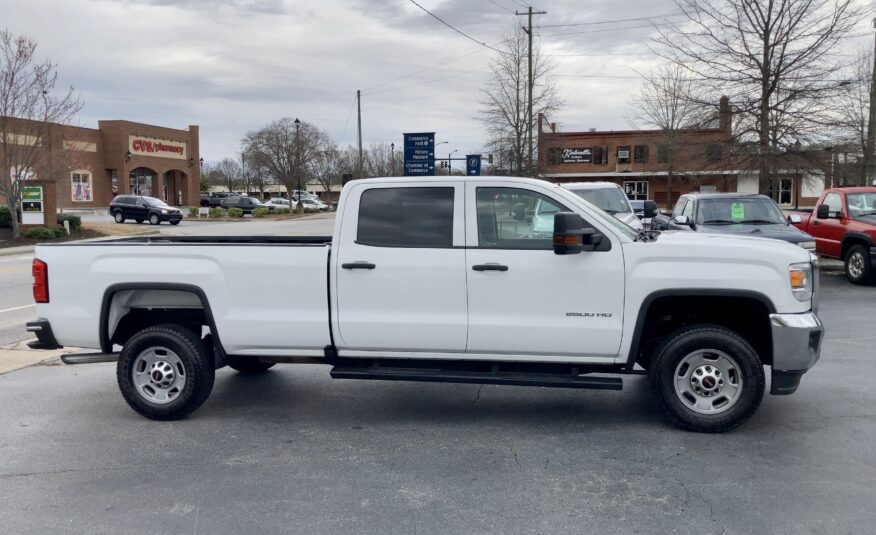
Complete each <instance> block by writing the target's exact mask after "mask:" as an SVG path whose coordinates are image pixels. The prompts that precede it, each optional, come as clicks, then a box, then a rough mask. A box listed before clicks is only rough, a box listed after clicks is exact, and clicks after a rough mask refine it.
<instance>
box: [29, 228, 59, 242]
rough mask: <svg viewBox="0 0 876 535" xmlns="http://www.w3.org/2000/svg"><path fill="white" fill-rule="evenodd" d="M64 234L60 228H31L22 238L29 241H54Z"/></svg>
mask: <svg viewBox="0 0 876 535" xmlns="http://www.w3.org/2000/svg"><path fill="white" fill-rule="evenodd" d="M65 233H66V232H65V231H64V229H63V228H60V227H33V228H30V229H27V232H25V233H24V237H25V238H28V239H31V240H54V239H55V238H60V237H61V236H63V235H64V234H65Z"/></svg>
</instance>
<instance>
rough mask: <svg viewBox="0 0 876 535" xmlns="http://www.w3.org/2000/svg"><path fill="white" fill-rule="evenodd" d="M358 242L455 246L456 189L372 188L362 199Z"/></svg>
mask: <svg viewBox="0 0 876 535" xmlns="http://www.w3.org/2000/svg"><path fill="white" fill-rule="evenodd" d="M356 243H358V244H360V245H373V246H377V247H453V188H373V189H369V190H366V191H365V192H364V193H362V197H361V199H360V200H359V229H358V233H357V236H356Z"/></svg>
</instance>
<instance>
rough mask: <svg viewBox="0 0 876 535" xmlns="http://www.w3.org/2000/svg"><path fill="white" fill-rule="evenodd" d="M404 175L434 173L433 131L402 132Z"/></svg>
mask: <svg viewBox="0 0 876 535" xmlns="http://www.w3.org/2000/svg"><path fill="white" fill-rule="evenodd" d="M404 138H405V148H404V150H405V168H404V173H405V176H417V175H434V174H435V132H420V133H414V134H410V133H407V134H404Z"/></svg>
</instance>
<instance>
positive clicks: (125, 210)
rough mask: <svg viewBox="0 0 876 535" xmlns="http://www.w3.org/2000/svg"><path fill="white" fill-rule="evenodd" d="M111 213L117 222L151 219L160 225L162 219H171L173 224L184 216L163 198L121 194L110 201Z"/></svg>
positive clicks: (154, 223) (176, 223) (138, 221)
mask: <svg viewBox="0 0 876 535" xmlns="http://www.w3.org/2000/svg"><path fill="white" fill-rule="evenodd" d="M109 213H110V214H111V215H112V216H113V219H115V220H116V223H124V222H125V220H126V219H133V220H134V221H136V222H137V223H142V222H143V221H149V223H151V224H153V225H158V224H160V223H161V222H162V221H170V224H171V225H178V224H179V222H180V221H182V217H183V216H182V212H180V211H179V210H177V209H176V208H171V207H170V206H168V205H167V203H165V202H164V201H162V200H161V199H156V198H155V197H144V196H142V195H119V196H118V197H116V198H115V199H113V202H111V203H110V208H109Z"/></svg>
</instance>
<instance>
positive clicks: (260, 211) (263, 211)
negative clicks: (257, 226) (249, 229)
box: [252, 208, 270, 217]
mask: <svg viewBox="0 0 876 535" xmlns="http://www.w3.org/2000/svg"><path fill="white" fill-rule="evenodd" d="M269 211H270V210H268V209H267V208H256V209H254V210H253V211H252V216H253V217H265V216H266V215H268V212H269Z"/></svg>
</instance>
